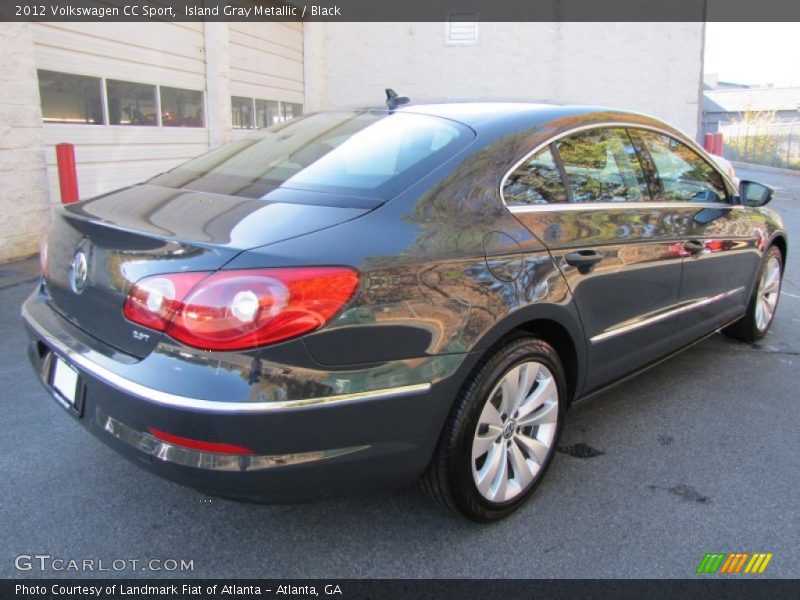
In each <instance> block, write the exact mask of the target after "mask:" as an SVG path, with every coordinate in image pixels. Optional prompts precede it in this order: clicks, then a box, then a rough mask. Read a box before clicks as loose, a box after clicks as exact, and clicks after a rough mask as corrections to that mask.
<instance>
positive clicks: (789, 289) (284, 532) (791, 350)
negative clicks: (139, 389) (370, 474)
mask: <svg viewBox="0 0 800 600" xmlns="http://www.w3.org/2000/svg"><path fill="white" fill-rule="evenodd" d="M739 176H740V177H742V178H746V179H755V180H759V181H763V182H765V183H770V184H771V185H774V186H776V187H777V188H778V199H777V200H776V201H775V202H774V204H773V206H774V207H775V208H777V210H778V211H779V212H780V213H781V214H782V216H783V218H784V220H785V222H786V225H787V229H788V230H789V235H790V251H789V261H788V265H787V271H786V275H785V279H784V286H783V295H782V298H781V300H780V305H779V309H778V313H777V317H776V320H775V322H774V324H773V328H772V331H771V333H770V334H769V335H768V336H767V337H766V339H764V340H763V341H762V342H761V343H758V344H754V345H746V344H740V343H736V342H733V341H731V340H729V339H727V338H725V337H723V336H722V335H715V336H713V337H712V338H709V339H708V340H706V341H704V342H702V343H701V344H698V345H697V346H695V347H693V348H692V349H690V350H688V351H686V352H684V353H682V354H681V355H679V356H678V357H676V358H673V359H671V360H669V361H667V362H665V363H663V364H661V365H659V366H657V367H655V368H654V369H652V370H650V371H648V372H647V373H646V374H644V375H641V376H639V377H637V378H635V379H633V380H631V381H629V382H627V383H625V384H624V385H622V386H619V387H617V388H615V389H613V390H612V391H610V392H608V393H606V394H604V395H603V396H602V397H600V398H598V399H597V400H594V401H591V402H590V403H586V404H582V405H578V406H576V407H575V408H574V409H573V410H572V411H570V413H569V414H568V418H567V423H566V426H565V430H564V435H563V438H562V441H561V445H562V451H561V452H559V453H558V454H557V456H556V459H555V461H554V464H553V466H552V468H551V470H550V472H549V474H548V476H547V477H546V479H545V481H544V482H543V483H542V485H541V486H540V487H539V490H538V492H537V494H536V496H535V497H534V498H533V500H532V501H531V502H529V503H528V504H527V505H526V506H525V507H524V508H523V509H522V510H521V511H519V512H518V513H517V514H515V515H514V516H513V517H512V518H510V519H508V520H506V521H504V522H501V523H498V524H494V525H490V526H480V525H475V524H472V523H469V522H466V521H463V520H461V519H459V518H457V517H454V516H451V515H449V514H447V513H445V512H444V511H442V510H441V509H439V508H437V507H436V506H434V505H431V504H429V503H428V502H427V501H426V500H425V499H423V498H422V497H421V496H420V495H419V494H418V493H417V492H416V491H415V490H413V489H411V490H408V489H404V490H397V491H391V492H386V493H382V494H374V495H370V496H359V497H350V498H342V499H336V500H331V501H326V502H317V503H313V504H302V505H292V506H262V505H255V504H241V503H236V502H231V501H226V500H219V499H216V498H209V497H207V496H204V495H203V494H200V493H198V492H195V491H193V490H190V489H187V488H183V487H180V486H178V485H175V484H172V483H170V482H167V481H164V480H161V479H159V478H157V477H155V476H153V475H150V474H149V473H146V472H144V471H142V470H141V469H139V468H138V467H136V466H134V465H132V464H130V463H128V462H127V461H125V460H124V459H122V458H121V457H120V456H118V455H117V454H115V453H114V452H113V451H112V450H110V449H108V448H107V447H105V446H104V445H103V444H102V443H100V442H99V441H97V440H96V439H94V438H93V437H91V436H90V435H89V434H88V433H86V432H85V431H84V430H83V429H82V428H81V426H79V425H78V424H77V423H76V422H75V421H74V420H73V419H72V418H70V417H69V416H68V415H67V414H66V413H65V412H64V410H63V409H61V408H60V407H59V406H58V405H57V404H56V403H55V402H54V401H53V400H51V399H50V398H49V397H48V395H47V394H46V393H45V392H44V390H43V389H42V387H41V386H40V385H39V383H38V382H37V381H36V379H35V377H34V375H33V373H32V371H31V369H30V367H29V365H28V362H27V359H26V357H25V353H24V348H25V343H26V338H25V334H24V331H23V326H22V322H21V320H20V318H19V306H20V304H21V303H22V301H23V300H24V298H25V297H26V296H27V295H28V294H29V293H30V291H31V290H32V288H33V286H34V283H33V282H34V279H35V276H36V266H35V263H33V262H30V261H29V262H26V263H16V264H13V265H6V266H4V267H0V275H1V276H0V336H2V337H1V339H2V340H3V343H2V344H1V345H0V381H2V394H0V406H2V411H3V424H4V431H3V434H2V436H0V453H2V457H3V459H2V460H0V482H2V483H0V485H1V486H2V497H3V500H2V503H0V531H2V536H0V537H1V539H2V543H1V544H0V576H2V577H42V576H45V577H84V576H92V575H95V576H103V577H108V576H125V577H131V576H134V577H137V576H141V577H164V576H165V575H170V576H194V577H258V578H283V577H292V578H295V577H323V578H331V577H336V578H339V577H470V578H484V577H526V578H527V577H530V578H538V577H647V578H650V577H675V578H685V577H694V576H695V569H696V568H697V565H698V564H699V562H700V561H701V559H702V558H703V556H704V554H705V553H706V552H772V553H773V554H774V557H773V559H772V562H771V563H770V564H769V567H768V569H767V571H766V573H765V575H769V576H772V577H798V576H800V536H798V531H800V511H798V510H797V503H798V495H799V494H798V492H800V434H798V423H800V377H799V376H798V372H800V257H798V256H796V253H795V251H794V249H793V247H792V246H793V244H795V245H796V244H798V243H800V177H791V176H783V175H775V174H771V173H761V172H758V173H756V172H748V171H740V172H739ZM33 554H47V555H50V556H52V557H54V558H64V559H74V560H79V561H82V560H84V559H94V560H95V561H99V560H102V561H104V564H105V565H106V566H108V565H110V564H111V561H113V560H118V559H123V560H126V561H130V560H141V561H143V562H144V563H146V562H147V561H149V560H151V559H157V560H161V561H165V560H168V559H172V560H177V561H180V560H181V559H185V560H191V561H193V562H192V564H193V570H192V571H184V572H178V573H165V572H164V571H163V570H162V571H158V570H150V569H148V568H147V567H144V570H142V569H143V567H142V566H141V564H139V565H137V567H136V568H128V567H126V568H125V569H123V570H121V571H118V572H115V571H110V572H108V571H106V572H100V571H97V570H96V569H97V564H98V563H97V562H95V563H94V564H95V571H90V572H85V571H78V572H76V571H54V570H52V569H48V570H45V571H44V572H40V571H39V570H38V569H33V570H30V571H20V570H18V569H17V568H16V567H15V558H16V557H17V556H19V555H33ZM118 564H119V563H118ZM128 564H130V563H128ZM161 564H164V563H161Z"/></svg>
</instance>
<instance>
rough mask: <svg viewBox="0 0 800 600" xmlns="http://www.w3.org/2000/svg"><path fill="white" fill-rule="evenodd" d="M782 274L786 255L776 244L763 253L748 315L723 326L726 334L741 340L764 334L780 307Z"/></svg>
mask: <svg viewBox="0 0 800 600" xmlns="http://www.w3.org/2000/svg"><path fill="white" fill-rule="evenodd" d="M782 277H783V256H782V255H781V251H780V250H779V249H778V248H776V247H775V246H773V247H771V248H770V249H769V250H768V251H767V253H766V255H765V256H764V262H763V263H762V264H761V270H760V271H759V274H758V283H757V284H756V289H755V291H754V292H753V297H752V298H750V303H749V304H748V306H747V312H746V313H745V316H744V317H742V318H741V319H740V320H738V321H737V322H736V323H734V324H733V325H731V326H730V327H727V328H726V329H725V330H724V333H725V334H726V335H729V336H730V337H733V338H736V339H737V340H742V341H743V342H755V341H758V340H760V339H761V338H763V337H764V336H765V335H766V334H767V331H769V327H770V325H771V324H772V320H773V319H774V318H775V311H776V310H777V308H778V300H779V298H780V294H781V280H782Z"/></svg>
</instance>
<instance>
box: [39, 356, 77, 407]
mask: <svg viewBox="0 0 800 600" xmlns="http://www.w3.org/2000/svg"><path fill="white" fill-rule="evenodd" d="M50 362H51V365H50V374H49V380H48V383H49V384H50V389H52V390H53V397H55V399H56V401H57V402H58V403H59V404H60V405H61V406H63V407H64V408H66V409H67V410H69V411H70V412H72V413H75V414H76V415H77V416H80V415H81V412H82V409H83V382H82V381H81V376H80V373H78V370H77V369H75V367H73V366H72V365H70V364H69V363H68V362H67V361H66V360H64V359H63V358H61V357H60V356H58V355H57V354H55V353H52V354H51V361H50Z"/></svg>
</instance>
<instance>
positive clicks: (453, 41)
mask: <svg viewBox="0 0 800 600" xmlns="http://www.w3.org/2000/svg"><path fill="white" fill-rule="evenodd" d="M444 43H445V45H447V46H475V45H477V44H478V14H477V13H474V12H454V13H450V14H449V15H448V19H447V22H446V23H445V24H444Z"/></svg>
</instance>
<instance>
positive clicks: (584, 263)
mask: <svg viewBox="0 0 800 600" xmlns="http://www.w3.org/2000/svg"><path fill="white" fill-rule="evenodd" d="M605 257H606V255H605V254H603V253H602V252H598V251H597V250H578V251H577V252H570V253H569V254H567V255H565V256H564V260H565V261H567V264H568V265H572V266H573V267H578V268H579V269H580V268H581V267H583V268H584V269H588V268H589V267H591V266H593V265H594V264H596V263H599V262H600V261H601V260H603V259H604V258H605Z"/></svg>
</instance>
